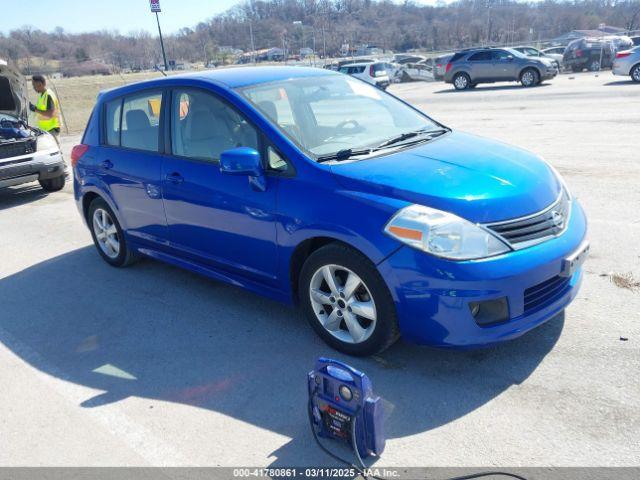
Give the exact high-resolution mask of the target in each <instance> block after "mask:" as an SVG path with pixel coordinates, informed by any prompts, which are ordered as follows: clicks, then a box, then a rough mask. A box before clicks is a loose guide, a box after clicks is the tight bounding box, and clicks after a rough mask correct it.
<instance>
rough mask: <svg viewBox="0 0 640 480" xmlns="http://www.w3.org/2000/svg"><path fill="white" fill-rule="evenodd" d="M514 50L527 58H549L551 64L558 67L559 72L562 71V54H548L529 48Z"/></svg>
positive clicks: (515, 48) (516, 48)
mask: <svg viewBox="0 0 640 480" xmlns="http://www.w3.org/2000/svg"><path fill="white" fill-rule="evenodd" d="M513 49H514V50H517V51H518V52H520V53H524V54H525V55H526V56H527V57H534V58H548V59H549V60H551V63H553V64H554V65H555V66H556V68H557V69H558V71H560V70H562V54H557V53H546V52H544V51H542V50H538V49H537V48H534V47H527V46H523V47H513Z"/></svg>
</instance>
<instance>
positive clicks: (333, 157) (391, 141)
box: [316, 128, 450, 163]
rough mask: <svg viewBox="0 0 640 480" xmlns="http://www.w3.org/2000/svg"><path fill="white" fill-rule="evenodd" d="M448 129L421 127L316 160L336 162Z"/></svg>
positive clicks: (430, 136)
mask: <svg viewBox="0 0 640 480" xmlns="http://www.w3.org/2000/svg"><path fill="white" fill-rule="evenodd" d="M449 131H450V130H449V129H445V128H438V129H435V130H426V129H421V130H416V131H414V132H406V133H402V134H400V135H398V136H396V137H393V138H390V139H389V140H385V141H384V142H382V143H381V144H380V145H377V146H375V147H373V148H364V149H355V150H354V149H351V148H345V149H344V150H338V151H337V152H336V153H332V154H330V155H321V156H319V157H318V158H317V159H316V161H317V162H318V163H323V162H330V161H336V162H341V161H343V160H348V159H350V158H351V157H359V156H362V155H370V154H372V153H375V152H377V151H379V150H384V149H385V148H387V147H390V146H391V145H395V144H398V143H400V142H404V141H405V140H408V139H410V138H413V137H417V136H418V135H423V134H428V135H429V137H428V138H424V139H421V140H416V141H413V142H409V143H407V145H413V144H415V143H420V142H423V141H427V140H431V139H432V138H435V137H439V136H440V135H443V134H445V133H447V132H449Z"/></svg>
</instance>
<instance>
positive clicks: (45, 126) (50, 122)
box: [36, 88, 60, 132]
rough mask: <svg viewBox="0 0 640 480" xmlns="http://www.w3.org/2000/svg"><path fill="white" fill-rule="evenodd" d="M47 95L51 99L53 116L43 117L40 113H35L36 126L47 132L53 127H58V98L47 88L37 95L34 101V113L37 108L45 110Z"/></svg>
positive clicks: (47, 101) (47, 100)
mask: <svg viewBox="0 0 640 480" xmlns="http://www.w3.org/2000/svg"><path fill="white" fill-rule="evenodd" d="M49 96H51V99H52V100H53V117H51V118H44V117H43V116H42V115H37V117H38V127H39V128H41V129H42V130H45V131H47V132H48V131H50V130H53V129H54V128H60V119H59V118H58V111H59V106H58V99H57V98H56V96H55V95H54V93H53V92H52V91H51V90H49V89H48V88H47V89H46V90H45V91H44V92H42V93H41V94H40V95H39V96H38V102H37V103H36V113H38V110H40V111H41V112H46V111H47V103H49Z"/></svg>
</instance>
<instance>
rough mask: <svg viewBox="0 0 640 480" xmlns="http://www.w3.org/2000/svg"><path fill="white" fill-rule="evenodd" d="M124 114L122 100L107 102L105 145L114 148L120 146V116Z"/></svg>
mask: <svg viewBox="0 0 640 480" xmlns="http://www.w3.org/2000/svg"><path fill="white" fill-rule="evenodd" d="M121 112H122V98H118V99H116V100H112V101H110V102H107V104H106V105H105V115H104V123H105V125H104V127H105V128H104V130H105V137H106V138H105V143H106V144H107V145H111V146H113V147H118V146H120V114H121Z"/></svg>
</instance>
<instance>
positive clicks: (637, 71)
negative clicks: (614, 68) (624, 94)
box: [629, 63, 640, 83]
mask: <svg viewBox="0 0 640 480" xmlns="http://www.w3.org/2000/svg"><path fill="white" fill-rule="evenodd" d="M629 73H630V76H631V80H633V81H634V82H636V83H640V63H639V64H637V65H634V66H633V67H632V68H631V72H629Z"/></svg>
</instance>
